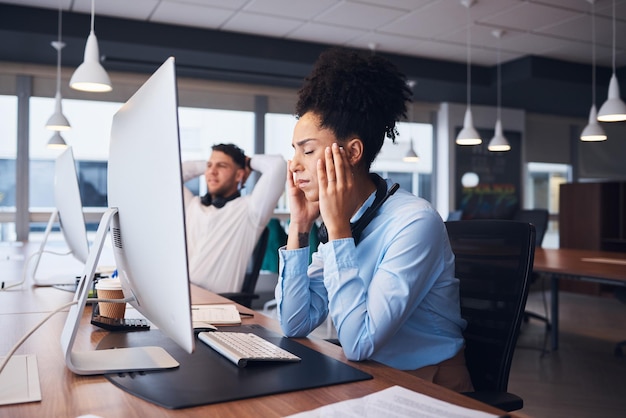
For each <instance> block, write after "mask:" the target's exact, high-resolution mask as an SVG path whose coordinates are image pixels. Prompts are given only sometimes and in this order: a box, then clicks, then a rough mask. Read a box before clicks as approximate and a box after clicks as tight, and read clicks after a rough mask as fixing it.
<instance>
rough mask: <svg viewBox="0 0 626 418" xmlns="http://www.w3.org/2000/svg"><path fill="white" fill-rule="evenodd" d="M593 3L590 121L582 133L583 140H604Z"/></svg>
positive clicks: (591, 0) (591, 2)
mask: <svg viewBox="0 0 626 418" xmlns="http://www.w3.org/2000/svg"><path fill="white" fill-rule="evenodd" d="M588 1H589V3H590V4H591V110H589V123H587V126H585V128H584V129H583V131H582V132H581V134H580V140H581V141H604V140H606V133H604V129H603V128H602V126H600V124H599V123H598V112H597V110H596V20H595V7H594V6H595V2H596V0H588Z"/></svg>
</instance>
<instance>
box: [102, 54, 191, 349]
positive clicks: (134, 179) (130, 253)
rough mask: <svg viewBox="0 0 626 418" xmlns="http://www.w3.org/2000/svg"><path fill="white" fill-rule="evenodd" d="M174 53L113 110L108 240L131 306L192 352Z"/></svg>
mask: <svg viewBox="0 0 626 418" xmlns="http://www.w3.org/2000/svg"><path fill="white" fill-rule="evenodd" d="M178 133H179V132H178V105H177V89H176V75H175V68H174V59H173V58H170V59H169V60H168V61H166V62H165V63H164V64H163V65H162V66H161V68H160V69H159V70H157V71H156V72H155V73H154V74H153V75H152V77H151V78H150V79H149V80H148V81H147V82H146V83H145V84H144V85H143V86H142V87H141V88H140V89H139V90H138V91H137V92H136V93H135V94H134V95H133V97H131V98H130V99H129V100H128V102H127V103H126V104H124V105H123V106H122V108H121V109H120V110H119V111H118V112H117V113H116V114H115V115H114V116H113V124H112V127H111V143H110V150H109V163H108V201H109V207H110V208H115V209H117V216H116V217H115V218H114V219H113V225H112V226H111V242H112V245H113V254H114V256H115V261H116V265H117V270H118V274H119V277H120V280H121V282H122V287H123V289H124V294H125V296H126V297H133V298H134V301H132V302H130V303H131V305H133V306H135V308H136V309H137V310H138V311H139V312H141V313H142V314H143V315H145V316H146V317H147V318H148V319H149V320H150V322H152V323H154V324H155V325H156V326H157V327H158V328H159V329H160V330H161V331H163V332H165V333H166V334H167V335H168V336H170V338H172V339H173V340H175V341H176V342H178V343H179V345H181V346H182V347H183V348H184V349H185V350H187V351H188V352H191V351H192V350H193V341H194V339H193V328H192V326H191V318H190V313H191V307H190V304H189V301H190V294H189V273H188V268H187V241H186V235H185V213H184V203H183V181H182V169H181V157H180V143H179V135H178Z"/></svg>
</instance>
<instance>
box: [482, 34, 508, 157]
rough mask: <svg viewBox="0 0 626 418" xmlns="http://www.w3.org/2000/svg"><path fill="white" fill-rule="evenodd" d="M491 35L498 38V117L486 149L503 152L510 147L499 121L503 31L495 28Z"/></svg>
mask: <svg viewBox="0 0 626 418" xmlns="http://www.w3.org/2000/svg"><path fill="white" fill-rule="evenodd" d="M492 34H493V36H495V37H496V38H498V66H497V75H498V77H497V78H498V80H497V81H498V83H497V102H498V107H497V113H498V119H496V128H495V132H494V135H493V138H491V141H489V145H487V149H488V150H489V151H494V152H504V151H509V150H510V149H511V144H509V141H508V140H507V139H506V137H505V136H504V133H503V132H502V121H501V116H500V115H501V113H502V111H501V108H502V107H501V104H500V102H501V100H500V97H501V91H502V77H501V68H500V67H501V65H500V42H499V41H500V38H502V35H504V31H502V30H499V29H496V30H494V31H493V32H492Z"/></svg>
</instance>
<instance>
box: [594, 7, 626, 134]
mask: <svg viewBox="0 0 626 418" xmlns="http://www.w3.org/2000/svg"><path fill="white" fill-rule="evenodd" d="M612 16H613V74H612V75H611V81H610V82H609V94H608V98H607V99H606V102H604V104H603V105H602V106H600V111H599V112H598V120H599V121H600V122H621V121H624V120H626V104H624V102H623V101H622V99H621V98H620V95H619V84H618V83H617V77H616V76H615V0H613V12H612Z"/></svg>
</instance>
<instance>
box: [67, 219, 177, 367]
mask: <svg viewBox="0 0 626 418" xmlns="http://www.w3.org/2000/svg"><path fill="white" fill-rule="evenodd" d="M114 216H118V214H117V209H114V208H113V209H107V211H106V212H105V213H104V215H102V219H101V221H100V224H99V225H98V230H97V231H96V238H95V240H94V244H93V246H92V247H91V251H90V252H89V257H88V258H87V263H86V264H85V270H84V272H83V275H82V277H81V278H80V281H79V283H78V288H77V289H76V293H75V294H74V299H73V301H74V302H75V304H74V305H72V306H71V307H70V310H69V313H68V315H67V319H66V321H65V326H64V327H63V332H62V334H61V347H62V349H63V354H64V356H65V364H66V365H67V367H68V369H70V370H71V371H72V372H74V373H76V374H79V375H94V374H105V373H122V372H131V371H145V370H160V369H171V368H175V367H178V366H179V363H178V362H177V361H176V360H175V359H174V358H173V357H172V356H171V355H170V354H169V353H168V352H167V351H165V349H163V348H161V347H156V346H151V347H141V346H139V347H131V348H114V349H113V348H112V349H107V350H92V351H74V342H75V340H76V335H77V332H78V328H79V326H80V321H81V318H82V316H83V312H84V310H85V304H86V302H87V297H88V294H89V289H91V286H92V283H93V278H94V275H95V271H96V265H97V263H98V260H99V258H100V254H101V252H102V247H103V245H104V241H105V238H106V234H107V232H108V230H109V226H110V225H111V221H112V219H113V217H114Z"/></svg>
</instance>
